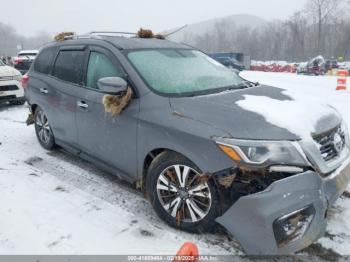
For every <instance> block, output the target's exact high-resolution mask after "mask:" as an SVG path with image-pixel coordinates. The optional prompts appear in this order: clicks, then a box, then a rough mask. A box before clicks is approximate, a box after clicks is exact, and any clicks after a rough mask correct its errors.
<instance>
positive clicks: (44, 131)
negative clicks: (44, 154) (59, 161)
mask: <svg viewBox="0 0 350 262" xmlns="http://www.w3.org/2000/svg"><path fill="white" fill-rule="evenodd" d="M34 126H35V133H36V136H37V138H38V140H39V143H40V145H41V146H42V147H43V148H45V149H47V150H52V149H53V148H54V147H55V138H54V136H53V133H52V130H51V127H50V124H49V120H48V119H47V116H46V114H45V112H44V111H43V110H42V109H41V108H40V107H37V108H36V110H35V113H34Z"/></svg>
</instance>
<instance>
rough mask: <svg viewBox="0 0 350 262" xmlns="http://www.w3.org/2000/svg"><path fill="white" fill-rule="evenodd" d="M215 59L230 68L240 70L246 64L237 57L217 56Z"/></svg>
mask: <svg viewBox="0 0 350 262" xmlns="http://www.w3.org/2000/svg"><path fill="white" fill-rule="evenodd" d="M214 59H215V60H216V61H218V62H219V63H221V64H223V65H224V66H226V67H228V68H230V69H236V70H238V71H242V70H244V66H243V65H242V64H241V63H240V62H238V61H237V59H235V58H232V57H216V58H214Z"/></svg>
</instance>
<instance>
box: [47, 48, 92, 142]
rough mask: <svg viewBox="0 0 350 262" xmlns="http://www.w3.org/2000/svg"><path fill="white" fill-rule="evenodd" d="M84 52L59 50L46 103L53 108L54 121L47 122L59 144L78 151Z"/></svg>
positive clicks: (75, 49) (81, 49)
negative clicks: (78, 112)
mask: <svg viewBox="0 0 350 262" xmlns="http://www.w3.org/2000/svg"><path fill="white" fill-rule="evenodd" d="M85 57H86V51H85V47H84V46H63V47H61V48H60V50H59V53H58V55H57V57H56V61H55V64H54V68H53V72H52V76H53V77H52V78H51V79H50V81H51V86H53V87H54V90H52V92H53V93H52V94H51V97H53V98H54V100H52V101H49V103H51V104H53V105H54V106H55V112H54V113H53V114H52V115H53V118H52V120H51V121H50V124H51V127H52V129H53V132H54V135H55V138H56V140H58V142H60V141H61V142H64V143H65V144H67V145H69V146H73V147H78V137H77V136H78V132H77V126H76V111H77V95H78V94H79V89H82V86H83V68H84V64H85Z"/></svg>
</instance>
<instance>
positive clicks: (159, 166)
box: [23, 35, 350, 255]
mask: <svg viewBox="0 0 350 262" xmlns="http://www.w3.org/2000/svg"><path fill="white" fill-rule="evenodd" d="M23 80H24V81H23V86H24V90H25V94H26V98H27V101H28V103H29V108H30V110H31V112H32V115H33V117H32V120H33V123H34V129H35V132H36V135H37V139H38V141H39V143H40V144H41V145H42V147H44V148H45V149H47V150H52V149H54V148H55V145H59V146H61V147H63V148H65V149H66V150H67V151H70V152H71V153H73V154H76V155H79V156H80V157H82V158H84V159H86V160H89V161H91V162H93V163H95V164H96V165H98V166H100V167H101V168H103V169H104V170H106V171H108V172H110V173H112V174H114V175H116V176H118V177H121V178H123V179H125V180H127V181H129V182H130V183H133V184H134V185H135V187H136V188H139V189H140V190H142V191H143V192H144V193H145V195H147V197H148V198H149V200H150V203H151V204H152V206H153V208H154V209H155V211H156V213H157V214H158V215H159V217H160V218H162V219H163V220H164V221H165V222H166V223H168V224H169V225H171V226H173V227H175V228H179V229H182V230H185V231H190V232H203V231H207V230H212V229H213V227H214V226H215V225H216V223H220V224H221V225H222V226H224V227H225V228H226V229H227V230H228V231H229V232H231V233H232V234H233V235H234V236H235V237H236V238H237V239H238V241H240V243H241V244H242V246H243V248H244V249H245V251H246V252H247V253H249V254H265V255H267V254H269V255H272V254H289V253H292V252H295V251H297V250H300V249H303V248H305V247H306V246H308V245H310V244H312V243H313V242H314V241H316V240H317V239H318V238H320V237H321V236H323V235H324V233H325V228H326V214H327V210H328V208H329V207H330V206H331V205H332V203H334V201H335V200H336V199H337V198H338V197H339V196H340V195H341V194H342V193H343V192H344V191H345V189H346V188H347V186H348V183H349V180H350V165H349V163H348V162H346V161H347V160H348V158H349V147H350V145H349V136H348V132H347V129H346V125H345V123H344V122H343V121H342V118H341V116H340V115H339V114H338V113H337V112H336V111H335V109H333V108H331V107H328V106H324V107H321V110H318V109H316V108H312V107H311V108H309V104H308V103H305V102H304V103H303V102H302V101H299V102H297V103H294V100H293V98H292V97H289V96H287V95H286V94H284V93H283V89H280V88H276V87H271V86H263V85H259V84H253V83H251V82H248V81H246V80H244V79H242V78H241V77H240V76H239V75H237V74H234V73H232V70H230V69H228V68H226V67H225V66H223V65H222V64H220V63H218V62H217V61H215V60H214V59H212V58H210V57H209V56H207V55H206V54H204V53H203V52H201V51H199V50H196V49H194V48H192V47H189V46H187V45H183V44H178V43H174V42H171V41H167V40H159V39H141V38H138V37H133V38H125V37H118V36H113V35H109V36H106V35H98V37H96V35H85V36H82V37H78V36H76V37H73V38H72V39H71V40H65V41H60V42H53V43H50V44H48V45H46V46H45V47H44V48H43V49H42V50H41V52H40V54H39V55H38V57H37V59H36V60H35V62H34V64H33V66H32V67H31V68H30V70H29V72H28V73H27V75H25V76H24V78H23ZM261 96H264V98H265V99H268V101H270V100H271V102H272V103H273V104H275V105H276V104H277V105H283V106H282V108H286V107H288V110H289V112H288V117H289V118H290V117H291V116H292V118H293V119H300V123H299V124H300V125H302V126H305V129H304V128H303V129H302V130H303V131H302V132H301V134H300V133H298V132H297V131H293V130H290V128H288V125H286V124H281V125H280V126H278V125H276V124H274V123H275V122H273V121H271V120H270V119H271V115H269V114H268V113H263V112H262V113H260V112H258V111H254V110H249V109H247V108H245V107H242V105H241V103H242V102H244V103H246V104H247V103H249V105H253V108H255V104H256V101H259V100H257V98H258V97H261ZM292 101H293V102H292ZM284 103H287V105H285V104H284ZM303 105H304V108H305V111H306V110H308V111H310V112H311V114H309V115H307V116H305V117H303V115H301V114H300V112H301V110H302V109H301V107H302V106H303ZM121 106H122V107H121ZM250 108H251V106H250ZM278 109H279V107H277V110H278ZM272 110H274V109H273V108H272ZM113 112H117V113H115V114H113ZM265 112H266V111H265ZM32 115H31V116H32ZM272 115H276V114H272ZM277 115H278V116H280V115H283V111H282V112H279V114H277ZM264 116H267V117H264ZM316 123H317V125H316ZM311 127H312V128H311Z"/></svg>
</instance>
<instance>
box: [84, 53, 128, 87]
mask: <svg viewBox="0 0 350 262" xmlns="http://www.w3.org/2000/svg"><path fill="white" fill-rule="evenodd" d="M122 76H123V73H122V71H121V70H120V69H119V68H118V67H116V66H115V65H114V64H113V63H112V61H111V60H110V59H109V58H108V57H107V56H106V55H104V54H102V53H98V52H91V54H90V58H89V65H88V70H87V76H86V86H87V87H90V88H93V89H98V85H97V82H98V80H99V79H101V78H104V77H122Z"/></svg>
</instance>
